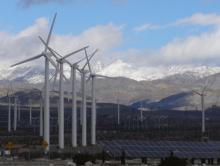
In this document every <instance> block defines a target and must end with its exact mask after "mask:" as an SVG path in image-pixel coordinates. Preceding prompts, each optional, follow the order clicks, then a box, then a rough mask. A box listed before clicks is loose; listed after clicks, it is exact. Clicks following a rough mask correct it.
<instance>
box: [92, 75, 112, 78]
mask: <svg viewBox="0 0 220 166" xmlns="http://www.w3.org/2000/svg"><path fill="white" fill-rule="evenodd" d="M94 76H95V77H100V78H101V77H102V78H110V79H114V77H109V76H105V75H101V74H94Z"/></svg>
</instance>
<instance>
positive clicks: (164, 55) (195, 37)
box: [0, 0, 220, 64]
mask: <svg viewBox="0 0 220 166" xmlns="http://www.w3.org/2000/svg"><path fill="white" fill-rule="evenodd" d="M28 2H29V4H27V3H28ZM0 10H1V13H2V14H1V15H0V33H1V32H2V33H6V34H7V35H8V36H6V35H4V36H3V38H4V40H5V41H7V40H9V39H10V40H12V39H11V38H13V35H14V38H13V40H12V41H11V42H9V43H12V44H13V45H16V44H15V42H14V40H15V39H16V40H17V38H19V37H20V35H19V33H21V32H22V31H25V30H27V28H29V27H32V26H33V27H34V26H36V27H35V28H36V29H37V28H39V27H38V25H35V21H36V20H37V19H39V18H44V19H46V20H47V21H48V24H49V23H50V21H51V19H52V17H53V14H54V13H55V12H57V13H58V17H57V21H56V25H55V29H54V34H56V35H57V36H58V37H57V38H59V37H60V38H65V39H66V38H68V39H69V40H70V41H69V42H71V41H72V40H74V41H75V40H76V38H77V39H78V38H79V40H82V38H83V40H85V39H87V38H88V39H89V38H90V37H89V36H90V33H92V32H96V33H99V32H100V31H101V32H102V33H101V34H100V36H99V37H97V38H98V39H96V40H100V41H101V39H100V38H102V37H103V36H105V34H108V30H110V31H111V32H109V34H108V37H109V38H111V39H110V40H111V42H109V41H108V40H109V39H108V38H107V37H106V38H103V39H102V42H99V43H103V42H106V43H107V44H109V45H111V46H109V48H108V47H107V46H104V47H106V48H107V49H106V50H105V51H104V53H105V54H106V56H107V57H108V59H112V60H117V58H119V59H121V60H123V61H126V59H129V60H130V61H133V60H134V59H135V58H136V57H140V58H142V59H143V58H149V59H150V60H148V61H151V63H152V64H154V62H155V61H158V59H161V60H162V61H163V63H164V64H178V63H180V61H181V62H183V63H189V64H191V63H194V62H196V63H197V64H205V63H206V62H207V63H210V64H213V63H214V62H216V58H217V57H218V56H217V54H218V51H219V53H220V50H218V49H217V46H216V47H215V48H213V50H214V51H213V52H212V53H210V55H208V54H209V53H207V54H205V53H204V52H206V50H204V51H202V53H204V55H202V58H200V57H198V56H197V55H196V54H195V51H194V50H196V45H198V44H200V43H210V42H213V45H215V43H217V41H216V39H217V38H218V34H219V33H218V30H219V22H218V20H220V12H219V11H220V1H219V0H189V1H188V0H187V1H186V0H185V1H183V0H182V1H180V0H138V1H135V0H29V1H28V0H8V1H1V5H0ZM184 19H185V21H183V20H184ZM209 20H213V22H211V23H210V22H209ZM179 21H180V23H179ZM181 21H182V22H181ZM42 22H43V21H42ZM42 24H43V23H42ZM42 26H43V25H42ZM99 26H101V27H99ZM40 27H41V26H40ZM48 27H49V25H48ZM93 28H94V29H93ZM103 28H104V29H105V30H103ZM42 29H43V28H42ZM91 29H92V30H91ZM97 29H98V30H97ZM36 31H37V32H41V31H40V30H39V31H38V30H36ZM25 32H26V31H25ZM85 33H86V35H85ZM111 33H112V34H111ZM113 33H114V34H113ZM28 35H29V37H33V36H31V35H32V34H30V32H28ZM91 35H92V34H91ZM205 35H206V36H208V37H206V36H205ZM5 36H6V37H5ZM85 36H86V37H85ZM213 36H215V37H213ZM8 38H9V39H8ZM60 38H59V39H60ZM70 38H71V39H70ZM73 38H74V39H73ZM93 38H94V37H93ZM113 38H114V39H113ZM22 39H23V36H22ZM22 39H20V40H21V41H22ZM2 40H3V39H2ZM20 40H19V41H20ZM25 40H29V39H26V38H25ZM107 41H108V42H109V43H108V42H107ZM26 42H27V41H26ZM57 43H58V41H57V42H54V45H55V44H56V45H58V44H57ZM89 43H92V41H90V42H89ZM192 43H193V44H192ZM192 45H193V46H195V48H192V47H191V46H192ZM95 46H97V47H98V46H100V47H102V45H98V44H97V45H95ZM4 47H5V46H4ZM4 47H3V46H2V47H0V48H4ZM60 47H61V46H60ZM183 47H184V48H183ZM185 47H187V48H185ZM22 48H23V47H21V48H19V49H18V50H22ZM173 48H174V49H173ZM188 48H189V49H190V50H189V49H188ZM198 48H199V46H198ZM210 49H211V48H210ZM24 52H27V51H24ZM35 52H37V50H33V53H35ZM207 52H208V51H207ZM4 53H7V51H4ZM28 53H30V52H28ZM9 54H11V53H9ZM21 54H22V57H26V56H27V53H26V54H24V55H23V53H21ZM134 54H135V55H134ZM136 54H137V55H136ZM168 54H169V55H168ZM171 54H173V55H171ZM176 54H177V55H176ZM185 54H187V55H186V57H187V58H188V59H187V58H186V57H184V58H183V59H181V58H180V57H181V56H183V55H185ZM0 55H1V52H0ZM114 55H115V57H117V58H115V57H114V58H112V57H111V56H114ZM175 55H176V56H175ZM155 57H156V59H155ZM104 59H105V58H104ZM173 59H175V60H174V61H173Z"/></svg>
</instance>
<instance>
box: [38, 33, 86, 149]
mask: <svg viewBox="0 0 220 166" xmlns="http://www.w3.org/2000/svg"><path fill="white" fill-rule="evenodd" d="M39 38H40V40H41V42H42V43H43V44H44V45H46V43H45V42H44V40H43V39H42V38H41V37H39ZM86 48H88V46H86V47H83V48H81V49H78V50H76V51H74V52H71V53H69V54H67V55H65V56H61V55H60V54H58V53H57V52H56V51H54V50H53V49H52V48H50V47H48V49H49V51H50V52H51V54H52V55H53V56H54V57H55V58H56V60H57V63H58V65H59V67H58V66H57V68H56V69H57V70H59V72H60V79H59V112H58V117H59V118H58V119H59V148H60V149H64V145H65V144H64V88H63V78H65V77H64V71H63V64H64V63H68V64H69V65H72V64H70V63H69V62H68V61H67V60H66V58H68V57H70V56H72V55H74V54H76V53H78V52H80V51H83V50H85V49H86ZM57 55H58V56H59V57H58V56H57ZM78 63H79V62H78ZM57 73H58V71H56V73H55V75H56V76H55V78H54V80H55V81H56V77H57ZM74 85H75V84H74ZM74 100H75V97H74ZM74 102H75V103H76V101H74ZM75 103H74V107H75V105H76V104H75ZM75 111H76V109H75V108H74V112H73V114H72V115H73V118H74V121H72V123H73V124H76V119H75V116H76V114H75ZM72 127H73V126H72ZM75 127H76V125H74V128H75ZM74 130H76V129H74ZM74 133H76V131H74ZM74 137H75V135H74ZM75 139H76V138H75ZM74 142H75V140H74ZM75 145H76V143H74V146H75Z"/></svg>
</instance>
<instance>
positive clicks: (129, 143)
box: [100, 140, 220, 158]
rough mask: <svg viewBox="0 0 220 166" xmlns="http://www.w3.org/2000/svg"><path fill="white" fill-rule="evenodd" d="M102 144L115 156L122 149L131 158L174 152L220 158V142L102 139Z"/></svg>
mask: <svg viewBox="0 0 220 166" xmlns="http://www.w3.org/2000/svg"><path fill="white" fill-rule="evenodd" d="M100 144H101V145H103V146H104V149H105V150H106V151H108V152H109V154H111V155H112V156H113V157H120V156H121V154H122V151H125V153H126V156H127V157H130V158H141V157H148V158H164V157H167V156H169V155H170V153H171V152H173V153H174V154H175V155H176V156H177V157H181V158H219V157H220V142H218V141H215V142H186V141H138V140H137V141H136V140H113V141H101V142H100Z"/></svg>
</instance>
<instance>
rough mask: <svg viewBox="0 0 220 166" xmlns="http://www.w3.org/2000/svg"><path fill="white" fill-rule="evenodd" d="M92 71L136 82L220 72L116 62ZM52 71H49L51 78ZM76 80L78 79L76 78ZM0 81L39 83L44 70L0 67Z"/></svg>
mask: <svg viewBox="0 0 220 166" xmlns="http://www.w3.org/2000/svg"><path fill="white" fill-rule="evenodd" d="M93 71H95V72H97V73H99V74H102V75H106V76H111V77H127V78H130V79H134V80H137V81H142V80H146V81H152V80H158V79H164V78H166V77H170V76H173V75H179V76H181V77H186V76H189V75H190V76H192V77H194V78H203V77H205V76H209V75H212V74H215V73H219V72H220V67H207V66H198V67H193V66H182V65H179V66H177V65H176V66H134V65H133V64H130V63H126V62H123V61H122V60H117V61H115V62H113V63H111V64H110V65H107V66H104V65H103V64H102V63H101V62H100V61H99V62H97V63H96V65H94V67H93ZM54 72H55V71H54V69H51V70H50V73H51V77H52V75H53V74H54ZM64 73H65V75H66V76H67V78H69V77H70V68H69V67H68V66H64ZM78 79H80V77H79V76H78ZM0 80H16V81H26V82H29V83H34V84H36V83H40V82H43V80H44V68H43V67H40V66H19V67H15V68H10V67H6V66H1V68H0Z"/></svg>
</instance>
